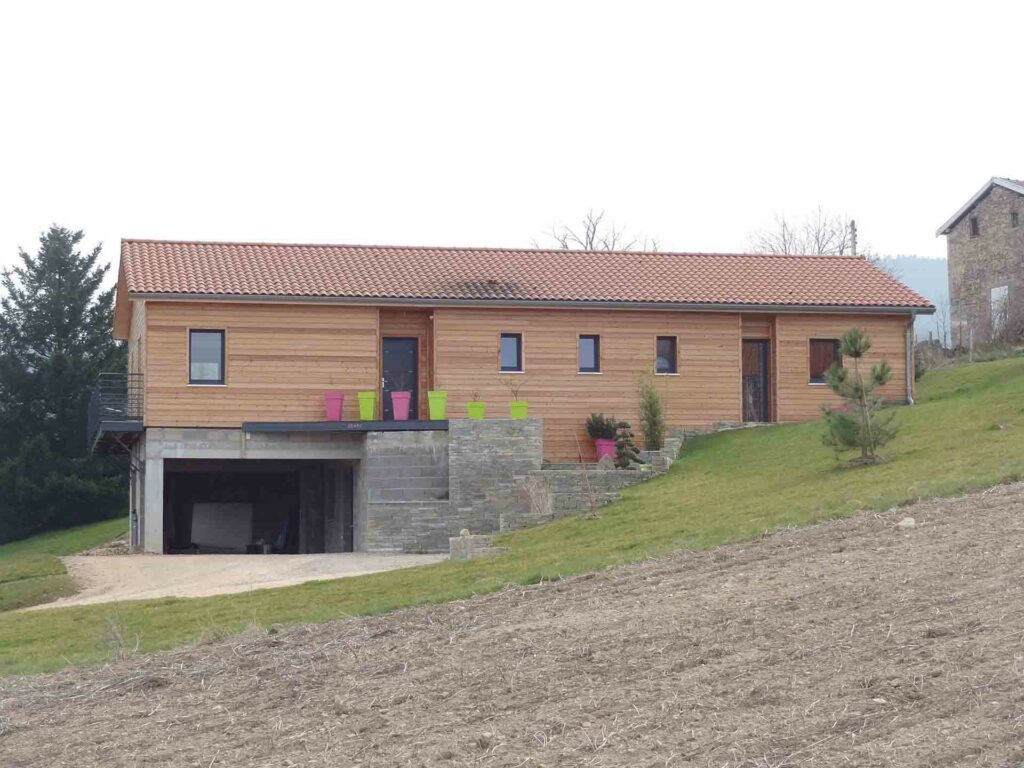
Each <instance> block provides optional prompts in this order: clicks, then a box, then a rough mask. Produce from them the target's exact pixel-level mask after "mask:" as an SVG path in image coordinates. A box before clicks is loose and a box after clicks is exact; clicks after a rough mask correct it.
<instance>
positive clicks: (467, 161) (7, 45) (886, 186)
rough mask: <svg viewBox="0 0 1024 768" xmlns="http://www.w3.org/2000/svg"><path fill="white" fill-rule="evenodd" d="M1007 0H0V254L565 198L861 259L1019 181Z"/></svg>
mask: <svg viewBox="0 0 1024 768" xmlns="http://www.w3.org/2000/svg"><path fill="white" fill-rule="evenodd" d="M1022 29H1024V3H1019V2H1018V3H1005V2H1004V3H986V2H974V3H971V4H964V3H939V2H931V3H927V4H924V3H922V4H917V3H909V2H907V3H896V2H892V0H890V2H884V3H874V2H864V1H863V0H858V1H857V2H853V1H851V2H846V3H834V2H825V1H823V0H817V2H808V3H783V2H752V3H699V4H698V3H668V2H666V3H643V2H621V3H598V2H592V1H591V2H580V3H570V2H558V3H555V2H539V3H532V2H522V1H521V0H520V1H519V2H515V3H504V4H497V3H484V2H479V1H477V2H467V3H444V2H433V1H432V2H414V3H408V4H405V3H358V4H357V3H352V4H342V3H340V2H334V3H304V2H294V1H289V2H280V3H276V4H270V3H256V2H244V3H228V2H201V3H189V2H180V1H179V2H174V3H163V4H158V3H150V2H145V3H142V2H132V3H123V4H122V3H104V2H96V1H95V0H93V1H92V2H88V3H83V2H74V3H67V4H58V3H50V2H38V1H36V0H34V1H33V2H17V3H14V2H12V3H5V4H4V5H3V7H2V9H0V110H2V115H0V117H2V119H0V263H3V264H9V263H10V262H11V261H12V259H13V258H14V257H15V255H16V253H17V249H18V247H19V246H22V247H25V248H27V249H29V250H34V249H35V247H36V242H37V238H38V234H39V232H40V231H41V230H42V229H44V228H45V227H46V226H48V225H49V224H50V223H51V222H57V223H60V224H62V225H64V226H68V227H72V228H81V229H84V230H86V233H87V238H88V241H89V242H90V243H93V242H95V241H100V240H102V241H103V243H104V245H105V254H106V256H107V258H109V259H113V258H115V257H116V253H117V248H118V242H119V240H120V238H121V237H150V238H177V239H200V240H212V239H217V240H269V241H286V242H337V243H380V244H413V245H464V246H474V245H479V246H486V245H496V246H524V247H529V246H530V245H531V243H532V241H534V240H541V241H542V242H543V235H544V232H545V231H546V230H548V229H550V227H551V225H552V223H553V222H556V221H571V220H574V219H577V218H578V217H579V216H580V215H581V214H582V213H583V212H585V211H586V210H587V209H588V208H594V209H597V210H602V209H603V210H606V211H607V212H608V216H609V217H611V218H614V220H615V221H616V222H618V223H620V224H622V225H625V226H626V227H628V228H629V229H630V230H631V231H634V232H636V233H638V234H641V235H647V236H651V237H655V238H657V239H658V240H659V241H660V243H661V247H662V248H663V249H669V250H702V251H735V250H744V249H745V248H746V247H747V235H748V233H749V232H750V231H751V230H752V229H755V228H757V227H761V226H766V225H769V224H770V223H771V222H772V219H773V217H774V216H775V215H776V214H780V213H785V214H787V215H791V216H799V215H802V214H803V213H805V212H806V211H808V210H810V209H812V208H814V207H816V206H817V205H819V204H820V205H822V206H823V207H825V208H826V209H829V210H832V211H835V212H837V213H845V214H847V215H849V216H853V217H855V218H856V219H857V220H858V224H859V229H860V236H861V242H862V243H864V242H866V243H869V244H870V245H871V246H872V248H873V249H874V250H875V251H877V252H879V253H882V254H918V255H922V256H942V255H944V253H945V244H944V241H943V239H942V238H936V237H935V236H934V233H935V229H936V228H937V227H938V225H939V224H941V223H942V222H943V220H944V219H946V218H947V217H948V216H950V215H951V214H952V213H953V212H954V211H955V210H956V209H957V208H958V207H959V206H960V205H961V204H962V203H964V202H965V201H966V200H967V198H968V197H970V195H972V194H973V193H974V192H975V191H976V190H977V189H978V188H979V187H980V186H981V185H982V183H983V182H984V181H985V180H987V179H988V178H989V177H990V176H993V175H1006V176H1016V177H1018V178H1020V177H1024V153H1022V143H1021V128H1020V126H1021V123H1022V121H1021V118H1022V117H1024V115H1022V112H1024V98H1022V93H1024V77H1022V74H1021V71H1022V70H1021V66H1020V48H1021V46H1020V39H1021V30H1022Z"/></svg>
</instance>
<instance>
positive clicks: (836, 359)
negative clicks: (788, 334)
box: [808, 339, 843, 384]
mask: <svg viewBox="0 0 1024 768" xmlns="http://www.w3.org/2000/svg"><path fill="white" fill-rule="evenodd" d="M810 348H811V359H810V376H809V377H808V381H810V383H811V384H825V383H826V382H827V379H826V377H825V374H826V372H827V371H828V369H829V368H831V367H832V364H833V363H838V364H839V365H842V364H843V356H842V354H841V353H840V351H839V339H811V345H810Z"/></svg>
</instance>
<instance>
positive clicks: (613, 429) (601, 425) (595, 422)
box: [587, 413, 619, 461]
mask: <svg viewBox="0 0 1024 768" xmlns="http://www.w3.org/2000/svg"><path fill="white" fill-rule="evenodd" d="M618 427H619V423H618V422H617V421H616V420H615V417H614V416H613V417H611V418H609V417H607V416H605V415H604V414H603V413H592V414H590V415H589V416H588V417H587V434H588V435H590V439H591V440H593V441H594V449H595V450H596V451H597V460H598V461H600V460H601V459H603V458H604V457H605V456H607V457H608V458H610V459H614V458H615V437H616V434H617V433H618Z"/></svg>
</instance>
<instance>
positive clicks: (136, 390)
mask: <svg viewBox="0 0 1024 768" xmlns="http://www.w3.org/2000/svg"><path fill="white" fill-rule="evenodd" d="M142 393H143V388H142V374H141V373H101V374H100V375H99V378H98V380H97V382H96V386H95V387H93V390H92V395H91V396H90V397H89V413H88V419H87V420H86V422H87V427H86V440H87V441H88V444H89V446H90V447H91V446H92V445H93V444H94V443H95V442H96V437H97V434H98V433H99V431H100V428H101V426H102V425H103V423H104V422H112V421H142V405H143V403H142Z"/></svg>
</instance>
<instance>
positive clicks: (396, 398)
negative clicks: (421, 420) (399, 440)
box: [391, 392, 412, 421]
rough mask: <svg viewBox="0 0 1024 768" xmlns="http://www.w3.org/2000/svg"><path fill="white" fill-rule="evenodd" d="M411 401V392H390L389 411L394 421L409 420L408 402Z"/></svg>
mask: <svg viewBox="0 0 1024 768" xmlns="http://www.w3.org/2000/svg"><path fill="white" fill-rule="evenodd" d="M411 400H412V392H392V393H391V411H392V413H393V414H394V416H395V421H408V420H409V401H411Z"/></svg>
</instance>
